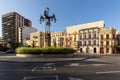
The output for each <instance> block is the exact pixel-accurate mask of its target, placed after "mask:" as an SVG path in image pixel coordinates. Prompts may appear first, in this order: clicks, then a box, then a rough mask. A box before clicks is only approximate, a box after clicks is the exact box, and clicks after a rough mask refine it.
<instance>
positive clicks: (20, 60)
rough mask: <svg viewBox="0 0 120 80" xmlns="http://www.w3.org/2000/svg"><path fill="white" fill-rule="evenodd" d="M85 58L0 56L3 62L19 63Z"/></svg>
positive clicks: (80, 59)
mask: <svg viewBox="0 0 120 80" xmlns="http://www.w3.org/2000/svg"><path fill="white" fill-rule="evenodd" d="M85 59H87V58H2V59H1V58H0V61H3V62H20V63H32V62H36V63H37V62H62V61H78V60H79V61H82V60H85Z"/></svg>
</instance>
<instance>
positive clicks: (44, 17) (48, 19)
mask: <svg viewBox="0 0 120 80" xmlns="http://www.w3.org/2000/svg"><path fill="white" fill-rule="evenodd" d="M44 21H45V23H46V24H45V25H46V26H45V44H44V47H45V46H51V36H50V26H51V21H54V22H56V17H55V14H53V15H51V16H50V15H49V8H48V7H47V8H46V10H45V11H44V14H43V15H41V16H40V24H41V23H42V22H44Z"/></svg>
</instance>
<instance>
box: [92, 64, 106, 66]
mask: <svg viewBox="0 0 120 80" xmlns="http://www.w3.org/2000/svg"><path fill="white" fill-rule="evenodd" d="M90 65H93V66H104V65H106V64H90Z"/></svg>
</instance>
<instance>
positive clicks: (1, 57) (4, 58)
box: [0, 54, 87, 62]
mask: <svg viewBox="0 0 120 80" xmlns="http://www.w3.org/2000/svg"><path fill="white" fill-rule="evenodd" d="M86 58H87V57H80V58H38V57H37V58H28V57H26V58H24V57H17V56H16V55H15V54H6V55H5V54H4V55H0V61H6V62H51V61H75V60H84V59H86Z"/></svg>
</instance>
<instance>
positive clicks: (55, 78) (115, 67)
mask: <svg viewBox="0 0 120 80" xmlns="http://www.w3.org/2000/svg"><path fill="white" fill-rule="evenodd" d="M0 80H120V56H99V57H95V56H94V57H92V56H91V57H90V58H89V59H86V60H83V61H62V62H41V63H32V62H29V63H24V62H21V63H20V62H0Z"/></svg>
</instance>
